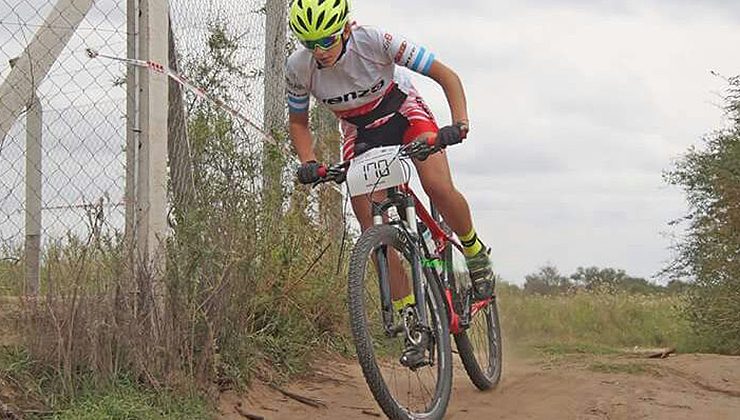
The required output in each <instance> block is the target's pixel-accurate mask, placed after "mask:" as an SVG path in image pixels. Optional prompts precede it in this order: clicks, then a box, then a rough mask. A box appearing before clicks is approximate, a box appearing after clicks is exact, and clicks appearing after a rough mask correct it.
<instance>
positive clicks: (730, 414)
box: [220, 352, 740, 420]
mask: <svg viewBox="0 0 740 420" xmlns="http://www.w3.org/2000/svg"><path fill="white" fill-rule="evenodd" d="M316 368H317V371H316V373H314V374H312V375H311V376H310V377H307V378H306V379H304V380H301V381H299V382H296V383H293V384H292V385H290V386H287V387H285V388H286V389H287V390H289V391H291V392H294V393H296V394H299V395H302V396H305V397H310V398H314V399H317V400H320V401H322V402H324V403H325V405H326V406H325V407H319V408H314V407H311V406H308V405H305V404H302V403H299V402H297V401H295V400H293V399H290V398H287V397H285V396H283V395H282V394H280V393H279V392H277V391H275V390H273V389H270V388H268V387H265V386H257V387H255V388H254V389H253V390H252V391H251V392H250V394H249V395H248V396H247V397H240V396H238V395H235V394H232V393H226V394H224V395H223V397H222V400H221V404H220V408H221V410H220V411H221V413H222V417H221V418H222V419H245V418H249V417H247V416H246V415H245V414H249V415H258V416H262V417H264V418H265V419H373V418H384V416H383V415H382V412H381V411H380V409H379V407H378V406H377V404H376V403H375V401H374V400H373V399H372V396H371V395H370V391H369V390H368V388H367V386H366V385H365V382H364V379H363V377H362V374H361V371H360V368H359V366H357V364H356V363H354V362H353V361H351V360H332V361H330V362H326V363H325V364H324V365H319V366H317V367H316ZM239 411H241V412H242V413H243V414H240V413H239ZM446 418H448V419H469V418H470V419H479V420H483V419H610V420H616V419H671V420H680V419H733V420H738V419H740V357H722V356H715V355H699V354H696V355H695V354H686V355H678V356H673V357H670V358H668V359H663V360H657V359H645V358H643V357H636V356H632V355H616V356H615V355H610V356H593V355H560V356H549V357H548V356H541V355H540V356H529V357H521V356H513V355H511V352H509V354H508V355H507V357H506V358H505V362H504V373H503V379H502V381H501V384H500V385H499V386H498V388H496V389H495V390H493V391H490V392H485V393H482V392H479V391H478V390H476V389H475V388H474V387H473V385H472V384H471V383H470V382H469V381H468V379H467V377H466V376H465V372H464V371H463V370H462V368H461V366H459V364H458V366H456V368H455V379H454V386H453V391H452V399H451V402H450V406H449V408H448V410H447V417H446Z"/></svg>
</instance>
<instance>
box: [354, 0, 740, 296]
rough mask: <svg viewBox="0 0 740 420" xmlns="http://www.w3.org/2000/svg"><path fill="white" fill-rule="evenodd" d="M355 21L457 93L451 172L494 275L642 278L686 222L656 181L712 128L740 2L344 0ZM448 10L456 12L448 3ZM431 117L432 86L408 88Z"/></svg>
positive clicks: (441, 109)
mask: <svg viewBox="0 0 740 420" xmlns="http://www.w3.org/2000/svg"><path fill="white" fill-rule="evenodd" d="M353 5H354V18H355V19H356V20H357V21H358V22H359V23H360V24H368V25H374V26H379V27H382V28H384V29H387V30H388V31H390V32H393V33H397V34H399V35H405V36H407V37H408V38H409V39H411V40H413V41H415V42H417V43H419V44H422V45H424V46H425V47H427V48H428V49H431V50H432V51H434V52H435V53H436V55H437V58H438V59H439V60H441V61H443V62H444V63H446V64H448V65H449V66H451V67H452V68H453V69H455V70H456V71H457V72H458V74H459V75H460V77H461V78H462V80H463V83H464V85H465V88H466V91H467V96H468V106H469V112H470V116H471V126H472V131H471V135H470V138H469V139H468V140H466V141H465V143H464V145H463V146H460V147H457V148H455V149H454V150H450V153H449V155H450V159H451V162H452V166H453V176H454V178H455V181H456V184H457V185H458V188H459V189H460V190H461V191H462V192H463V193H464V194H465V195H466V197H467V198H468V200H469V202H470V204H471V206H472V208H473V213H474V219H475V223H476V226H477V229H478V231H479V233H480V235H481V236H482V238H483V239H484V240H485V241H487V242H490V243H491V244H492V245H493V247H494V263H495V266H496V268H497V270H498V271H499V272H500V273H501V274H502V276H503V277H504V279H506V280H508V281H511V282H516V283H521V282H523V279H524V276H525V275H526V274H528V273H532V272H534V271H536V270H537V269H538V268H539V267H540V266H542V265H544V264H546V263H552V264H554V265H556V266H557V267H558V268H559V269H560V271H561V272H562V273H564V274H571V273H573V272H574V271H575V269H576V268H577V267H578V266H591V265H596V266H601V267H607V266H608V267H614V268H621V269H624V270H626V271H627V272H628V273H630V274H632V275H637V276H642V277H646V278H650V277H652V276H653V275H655V274H656V273H657V272H658V271H659V270H660V269H661V268H662V267H664V265H665V263H666V262H667V261H668V260H669V259H670V258H671V255H672V254H671V252H670V250H669V247H670V244H671V240H670V239H669V238H668V237H667V236H666V234H667V233H670V232H675V230H672V228H670V227H669V226H668V222H669V221H671V220H673V219H676V218H678V217H680V216H681V215H683V214H685V213H686V204H685V200H684V196H683V193H682V192H681V190H680V189H678V188H676V187H670V186H668V185H667V184H666V183H665V182H664V181H663V179H662V173H663V171H665V170H666V169H668V168H670V167H671V163H672V162H673V161H675V159H676V158H678V157H679V156H680V155H681V154H682V153H683V152H685V151H686V150H687V148H688V147H689V146H690V145H692V144H700V142H701V137H702V136H703V135H704V134H706V133H709V132H710V131H711V130H714V129H717V128H720V127H721V126H722V125H723V124H725V123H726V120H725V119H724V118H723V113H722V110H721V109H720V108H719V106H720V105H721V99H720V98H719V94H720V93H721V92H722V90H723V89H724V88H725V83H724V81H723V80H722V79H721V78H718V77H715V76H712V75H711V74H710V70H714V71H717V72H719V73H721V74H724V75H727V76H732V75H736V74H740V55H739V54H737V51H738V45H740V2H737V1H729V0H728V1H720V0H716V1H703V2H697V1H692V2H689V1H679V0H671V1H668V0H645V1H619V0H610V1H606V0H603V1H592V0H562V1H559V0H547V1H542V0H525V1H496V0H466V1H464V2H449V1H439V0H425V1H419V0H413V1H410V0H407V1H403V2H399V1H391V0H373V1H368V0H365V1H362V0H355V1H354V2H353ZM460 5H462V6H460ZM416 84H417V87H418V88H419V89H420V90H421V93H422V95H423V96H424V97H425V98H426V99H427V101H428V102H429V103H430V105H431V106H432V108H433V110H434V111H435V114H436V115H437V118H438V120H440V122H441V123H445V124H446V123H449V118H450V117H449V111H448V109H447V105H446V102H445V100H444V95H443V93H442V91H441V89H440V88H439V87H438V86H437V85H435V84H434V83H433V82H431V81H428V80H424V79H423V78H422V77H418V78H417V83H416Z"/></svg>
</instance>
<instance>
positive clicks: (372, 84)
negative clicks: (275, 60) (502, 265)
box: [286, 0, 493, 310]
mask: <svg viewBox="0 0 740 420" xmlns="http://www.w3.org/2000/svg"><path fill="white" fill-rule="evenodd" d="M290 28H291V30H292V32H293V34H294V35H295V36H296V37H297V38H298V40H299V41H300V42H301V44H302V45H303V46H304V47H305V48H303V49H299V50H298V51H295V52H294V53H293V54H292V55H291V56H290V57H289V58H288V61H287V69H286V70H287V84H288V92H287V94H288V108H289V132H290V136H291V139H292V142H293V145H294V147H295V149H296V152H297V154H298V157H299V159H300V161H301V162H302V164H301V166H300V167H299V168H298V171H297V176H298V179H299V181H300V182H301V183H304V184H310V183H313V182H315V181H317V180H318V179H319V175H318V170H319V168H320V167H321V164H320V163H318V162H316V156H315V154H314V150H313V139H312V136H311V131H310V129H309V114H308V111H309V95H312V96H313V97H314V98H315V99H316V100H317V101H320V102H321V103H323V104H324V105H325V106H327V107H328V108H329V109H331V110H332V111H333V112H334V114H335V115H336V116H337V117H338V118H339V120H340V128H341V133H342V153H343V158H344V160H348V159H351V158H353V157H354V156H355V150H358V151H359V150H360V149H362V150H367V149H368V148H372V147H375V146H387V145H393V144H402V143H403V144H405V143H408V142H410V141H413V140H415V139H417V138H419V137H422V136H423V137H428V136H431V135H434V134H437V142H438V144H439V145H440V146H441V147H445V146H448V145H452V144H456V143H459V142H461V141H462V140H463V139H464V138H465V137H466V135H467V133H468V114H467V109H466V101H465V93H464V90H463V86H462V83H461V82H460V79H459V78H458V76H457V74H456V73H455V72H454V71H453V70H451V69H450V68H448V67H447V66H445V65H444V64H442V63H441V62H440V61H438V60H436V59H435V57H434V54H432V53H431V52H430V51H428V50H427V49H426V48H423V47H421V46H419V45H415V44H413V43H411V42H410V41H408V40H406V39H404V38H402V37H399V36H397V35H393V34H389V33H387V32H384V31H382V30H379V29H377V28H373V27H367V26H360V25H357V24H355V23H354V22H351V21H350V20H349V2H348V0H293V1H292V2H291V4H290ZM397 66H404V67H407V68H409V69H411V70H413V71H415V72H417V73H420V74H422V75H425V76H427V77H430V78H432V79H433V80H435V81H436V82H437V83H439V84H440V85H441V87H442V89H443V90H444V93H445V95H446V96H447V101H448V104H449V107H450V112H451V114H452V121H454V124H452V125H449V126H445V127H442V128H438V127H437V124H436V122H435V119H434V117H433V115H432V113H431V111H430V110H429V108H428V107H427V105H426V104H425V103H424V101H423V100H422V98H421V96H419V93H418V92H417V91H416V89H415V88H414V86H413V85H412V83H411V81H410V80H409V79H408V77H405V75H404V74H403V73H401V72H399V71H398V70H399V69H397ZM414 165H415V166H416V169H417V172H418V174H419V178H420V180H421V184H422V186H423V188H424V191H425V192H426V193H427V195H428V196H429V198H430V199H431V201H432V203H433V204H434V205H435V206H436V208H437V209H438V210H439V212H440V213H441V214H442V216H443V217H444V219H445V221H446V222H447V224H448V225H449V226H450V228H451V229H452V230H453V231H454V232H455V233H456V234H457V235H458V237H459V238H460V240H461V242H462V245H463V247H464V253H465V256H466V262H467V266H468V270H469V271H470V276H471V279H472V282H473V285H474V287H473V291H474V296H475V298H476V299H478V300H481V299H486V298H488V297H490V296H491V295H492V293H493V272H492V269H491V262H490V248H488V247H486V246H484V245H483V243H482V242H481V240H480V239H479V238H478V236H477V234H476V232H475V229H474V228H473V222H472V217H471V214H470V208H469V206H468V203H467V201H466V200H465V198H464V197H463V196H462V194H461V193H460V192H459V191H458V190H457V189H456V188H455V186H454V185H453V183H452V178H451V175H450V168H449V165H448V162H447V157H446V155H445V153H444V151H443V150H442V151H440V152H439V153H434V154H432V155H430V156H429V157H428V158H427V159H426V160H424V161H420V160H417V159H415V160H414ZM352 209H353V210H354V213H355V215H356V216H357V219H358V220H359V222H360V226H361V228H362V230H365V229H367V228H368V227H370V226H372V213H371V207H370V201H369V200H368V198H367V197H353V198H352ZM390 264H391V265H392V266H393V265H396V264H398V260H397V257H396V258H393V256H391V261H390ZM396 267H399V266H398V265H396ZM391 270H393V267H392V268H391ZM394 279H395V280H396V281H393V280H394ZM391 283H392V284H391V295H392V299H393V304H394V307H395V308H396V309H398V310H400V309H402V308H404V307H405V306H407V305H413V304H414V298H413V293H412V292H411V290H410V285H409V284H408V282H405V283H404V282H403V281H398V279H397V277H396V276H392V280H391Z"/></svg>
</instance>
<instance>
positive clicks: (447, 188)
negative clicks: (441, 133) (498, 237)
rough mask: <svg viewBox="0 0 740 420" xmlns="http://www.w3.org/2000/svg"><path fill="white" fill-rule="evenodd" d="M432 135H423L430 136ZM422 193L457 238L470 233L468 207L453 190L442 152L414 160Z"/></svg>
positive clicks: (447, 166) (470, 218) (447, 165)
mask: <svg viewBox="0 0 740 420" xmlns="http://www.w3.org/2000/svg"><path fill="white" fill-rule="evenodd" d="M433 134H434V133H431V132H430V133H424V134H422V136H430V135H433ZM414 165H415V166H416V171H417V172H418V174H419V179H420V180H421V185H422V187H424V192H426V194H427V195H428V196H429V199H431V200H432V203H434V205H435V207H436V208H437V210H438V211H439V213H440V214H441V215H442V217H444V219H445V222H446V223H447V225H449V226H450V229H452V230H453V231H454V232H455V233H456V234H457V235H458V236H462V235H465V234H467V233H468V232H470V230H471V229H472V228H473V219H472V217H471V215H470V206H469V205H468V202H467V200H466V199H465V197H464V196H463V195H462V193H460V191H458V190H457V188H455V185H454V184H453V182H452V175H451V173H450V165H449V163H448V162H447V155H446V154H445V152H444V151H442V152H439V153H435V154H433V155H430V156H429V157H428V158H427V159H426V160H425V161H419V160H416V159H415V160H414Z"/></svg>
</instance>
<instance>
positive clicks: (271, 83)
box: [0, 0, 295, 283]
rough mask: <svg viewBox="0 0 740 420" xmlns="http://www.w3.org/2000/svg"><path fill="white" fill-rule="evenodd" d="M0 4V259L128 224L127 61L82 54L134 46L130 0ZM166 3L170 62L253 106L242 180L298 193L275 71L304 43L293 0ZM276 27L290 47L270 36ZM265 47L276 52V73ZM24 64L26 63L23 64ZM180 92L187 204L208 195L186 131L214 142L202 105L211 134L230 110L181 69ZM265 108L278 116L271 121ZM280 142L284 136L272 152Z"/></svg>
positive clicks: (182, 199) (234, 134) (182, 190)
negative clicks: (248, 166) (291, 35)
mask: <svg viewBox="0 0 740 420" xmlns="http://www.w3.org/2000/svg"><path fill="white" fill-rule="evenodd" d="M130 1H132V0H129V2H130ZM0 5H2V7H1V8H0V46H2V48H1V49H0V83H2V85H3V86H2V89H4V90H3V91H2V92H3V96H2V98H0V124H2V129H1V130H0V200H2V201H1V203H2V205H1V206H0V253H1V255H0V258H2V260H3V261H10V262H14V263H18V262H20V261H23V260H24V259H27V258H25V257H24V255H28V252H29V250H28V247H29V243H31V244H35V245H34V246H35V247H36V248H37V249H36V251H35V255H39V254H40V255H41V258H42V259H43V249H44V248H45V247H47V246H48V245H49V244H52V243H57V242H59V241H65V240H69V239H70V238H85V237H87V236H89V235H90V234H91V233H93V232H96V233H98V234H99V233H101V232H102V233H106V234H110V235H118V234H121V233H123V231H124V229H125V228H126V223H127V220H126V218H127V217H126V214H125V213H126V205H125V202H126V184H127V174H126V172H127V169H126V165H127V152H126V148H127V146H126V135H127V133H126V131H127V121H126V117H127V116H126V114H127V86H126V84H127V71H128V70H129V69H127V68H126V64H124V63H122V62H120V61H116V60H105V59H98V60H91V59H90V58H89V57H88V56H87V55H86V53H85V52H86V49H87V48H92V49H94V50H96V51H99V52H100V53H101V54H105V55H108V56H115V57H127V56H130V55H131V49H130V48H131V45H132V44H130V42H131V40H130V38H129V35H132V34H128V33H127V28H129V30H131V29H130V28H131V27H130V26H128V27H127V7H128V8H129V10H131V9H130V6H131V5H130V4H127V1H126V0H20V1H18V0H0ZM168 5H169V15H170V17H169V20H170V45H169V51H170V52H169V63H166V64H168V65H169V66H170V67H171V68H173V69H174V70H175V71H177V72H179V73H181V74H182V75H184V76H185V77H187V78H188V79H190V80H191V81H192V82H194V84H196V85H197V86H199V87H202V88H203V89H204V90H205V92H206V93H207V94H208V95H209V96H212V97H216V98H219V99H220V100H223V101H224V103H226V104H227V105H228V106H230V107H232V108H234V109H236V110H238V112H239V113H240V114H241V115H242V116H245V117H246V118H231V117H229V122H228V124H229V130H228V131H229V141H230V142H233V144H234V145H235V146H234V147H235V151H236V152H238V153H239V155H240V156H244V157H245V158H246V159H248V160H250V161H251V162H254V167H253V168H252V170H250V173H249V176H248V177H244V178H242V179H241V181H242V182H240V183H239V185H236V186H235V187H238V188H242V189H245V190H248V191H251V192H253V193H254V194H255V197H260V196H262V194H264V190H265V189H267V188H265V185H266V184H268V183H270V182H273V183H274V186H275V188H277V189H278V190H280V191H278V192H277V193H276V194H277V198H276V199H277V200H281V199H282V200H283V204H284V205H288V200H287V196H286V194H288V193H289V191H287V190H285V188H286V187H287V188H288V189H290V185H291V182H289V178H290V177H291V173H290V172H291V168H292V166H291V165H290V162H292V161H291V157H290V156H289V152H288V147H287V146H286V145H287V139H286V137H285V136H284V134H285V133H284V131H283V130H284V112H285V107H286V105H285V101H284V88H283V76H282V71H279V72H278V71H276V70H275V69H277V68H279V67H282V65H283V60H284V58H285V56H286V54H288V53H289V52H290V50H291V49H292V48H294V47H295V46H294V44H292V43H291V42H290V41H288V40H286V36H285V35H286V30H287V25H286V24H285V19H286V18H285V14H286V10H287V1H274V0H267V1H266V0H243V1H235V0H214V1H209V2H203V1H200V0H171V1H169V4H168ZM267 22H271V23H270V25H272V26H269V25H268V24H267ZM274 22H277V24H276V23H274ZM129 23H130V22H129ZM268 29H270V31H268ZM268 32H272V34H269V33H268ZM276 32H277V33H278V34H281V33H282V35H281V36H280V37H278V36H276ZM266 36H272V37H273V38H274V39H273V43H277V44H280V45H276V46H274V48H273V50H272V51H270V50H269V48H265V45H266V44H265V39H266ZM127 45H128V49H127ZM266 57H268V59H271V60H272V64H271V65H270V64H268V66H267V71H265V69H266V67H265V66H266V64H265V59H266ZM135 58H140V57H135ZM24 60H25V61H24ZM14 63H22V64H24V65H25V67H24V68H16V69H15V70H14ZM19 65H20V64H19ZM280 70H282V69H280ZM278 73H279V74H278ZM129 74H130V73H129ZM19 81H20V82H22V83H19ZM169 97H170V100H169V112H168V122H169V135H168V146H169V147H168V148H169V156H168V162H169V185H170V193H171V197H170V206H171V207H174V208H177V207H178V206H179V205H180V204H184V203H186V202H187V201H188V200H192V198H193V197H192V195H193V194H197V189H196V187H195V180H194V179H195V178H196V176H194V173H193V171H197V170H198V168H195V167H194V159H193V153H194V151H193V147H192V145H191V142H192V141H194V139H193V135H192V133H189V131H193V130H194V129H195V130H196V134H195V137H196V139H195V141H198V140H200V141H204V139H203V138H200V139H198V133H197V131H198V128H199V126H198V115H200V116H201V117H203V120H204V121H205V122H204V124H205V125H208V126H209V128H208V130H210V131H209V133H207V134H206V137H208V136H212V135H213V129H214V121H218V118H219V115H221V116H222V115H224V114H225V113H224V111H223V109H220V108H219V107H218V106H217V105H216V104H214V103H213V102H209V101H208V100H205V99H203V98H202V97H199V96H198V95H197V94H196V93H195V92H193V91H191V90H188V89H187V88H185V87H184V86H182V85H181V84H179V83H177V82H175V81H174V80H170V81H169ZM266 109H267V110H268V111H266ZM129 112H130V111H129ZM265 112H268V113H272V115H275V116H274V117H273V118H272V120H273V121H272V123H270V122H268V121H266V118H265ZM232 117H233V116H232ZM201 122H203V121H201ZM194 124H195V125H194ZM266 125H269V126H270V127H266ZM273 129H277V130H273ZM268 133H269V134H268ZM201 134H202V133H201ZM200 137H203V136H202V135H201V136H200ZM205 140H212V139H205ZM275 142H277V143H279V144H280V146H279V147H278V148H277V149H274V150H272V151H270V150H268V147H266V145H267V144H274V143H275ZM270 153H272V155H270ZM270 156H272V157H270ZM129 159H130V156H129ZM271 160H272V161H275V160H277V161H278V164H277V166H276V167H275V168H268V167H267V166H265V165H267V164H268V161H271ZM131 170H133V171H135V168H132V169H131ZM266 174H268V175H266ZM130 176H131V174H129V177H130ZM275 180H277V181H275ZM128 182H131V179H130V178H129V181H128ZM129 188H130V187H129ZM128 194H132V192H131V191H130V190H129V192H128ZM262 198H264V196H262ZM131 208H132V207H129V211H130V209H131ZM276 216H278V215H276ZM129 217H130V216H129ZM32 256H33V255H32ZM36 258H38V257H36ZM16 274H17V273H16ZM3 283H5V282H3Z"/></svg>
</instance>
